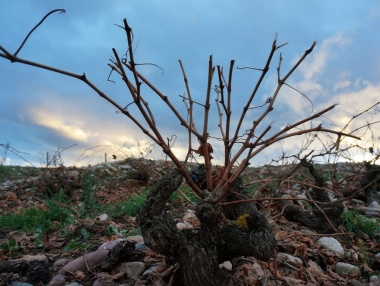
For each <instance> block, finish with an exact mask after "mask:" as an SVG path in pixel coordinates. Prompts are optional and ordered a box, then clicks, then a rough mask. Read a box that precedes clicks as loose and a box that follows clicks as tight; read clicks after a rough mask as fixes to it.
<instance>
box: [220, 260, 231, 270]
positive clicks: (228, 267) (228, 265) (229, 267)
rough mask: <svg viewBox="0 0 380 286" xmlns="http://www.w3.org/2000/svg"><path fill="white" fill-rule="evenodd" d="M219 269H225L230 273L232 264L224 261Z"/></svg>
mask: <svg viewBox="0 0 380 286" xmlns="http://www.w3.org/2000/svg"><path fill="white" fill-rule="evenodd" d="M219 268H221V269H226V270H227V271H231V270H232V263H231V261H224V262H223V263H221V264H219Z"/></svg>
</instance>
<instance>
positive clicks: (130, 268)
mask: <svg viewBox="0 0 380 286" xmlns="http://www.w3.org/2000/svg"><path fill="white" fill-rule="evenodd" d="M114 270H117V271H118V272H124V273H125V274H126V275H127V277H128V278H133V279H138V277H139V276H140V275H141V274H142V273H143V272H144V271H145V264H144V263H143V262H139V261H133V262H123V263H121V264H119V265H118V266H117V267H115V269H114Z"/></svg>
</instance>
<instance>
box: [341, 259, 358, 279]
mask: <svg viewBox="0 0 380 286" xmlns="http://www.w3.org/2000/svg"><path fill="white" fill-rule="evenodd" d="M335 272H336V273H338V274H339V275H340V276H343V275H345V274H346V275H347V274H350V275H354V276H355V275H358V276H360V268H359V267H357V266H355V265H352V264H349V263H344V262H337V263H336V265H335Z"/></svg>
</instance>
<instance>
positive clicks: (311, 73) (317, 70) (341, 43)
mask: <svg viewBox="0 0 380 286" xmlns="http://www.w3.org/2000/svg"><path fill="white" fill-rule="evenodd" d="M350 43H351V41H350V40H349V39H347V38H345V37H343V35H342V34H340V33H338V34H335V35H333V36H332V37H330V38H327V39H325V40H323V41H322V44H321V45H320V46H319V45H317V46H316V47H315V48H314V50H313V52H312V54H311V56H310V59H308V60H305V61H304V62H303V63H302V64H301V66H300V67H299V71H300V72H301V73H302V76H303V78H304V79H305V80H308V81H313V80H315V79H316V77H318V76H319V75H321V74H322V73H323V72H324V71H325V69H326V67H327V65H328V62H329V60H330V59H331V57H332V56H333V55H334V54H335V53H336V52H337V51H338V50H339V49H342V48H344V47H345V46H347V45H349V44H350Z"/></svg>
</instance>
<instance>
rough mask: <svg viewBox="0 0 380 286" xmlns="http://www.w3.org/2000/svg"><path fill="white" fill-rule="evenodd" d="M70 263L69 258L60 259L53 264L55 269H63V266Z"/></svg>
mask: <svg viewBox="0 0 380 286" xmlns="http://www.w3.org/2000/svg"><path fill="white" fill-rule="evenodd" d="M68 261H69V259H68V258H61V259H58V260H57V261H55V262H54V263H53V267H54V268H61V267H63V266H65V265H66V264H67V262H68Z"/></svg>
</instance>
